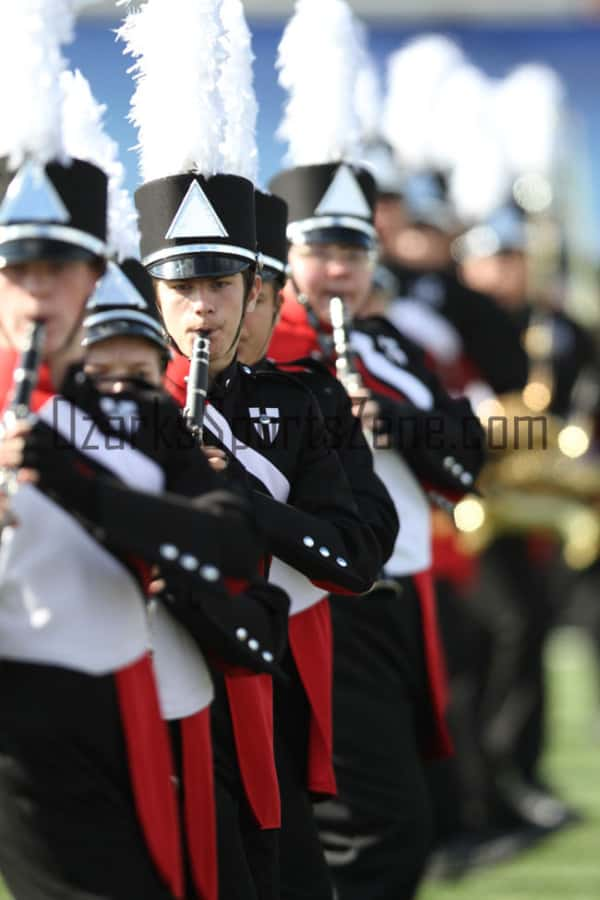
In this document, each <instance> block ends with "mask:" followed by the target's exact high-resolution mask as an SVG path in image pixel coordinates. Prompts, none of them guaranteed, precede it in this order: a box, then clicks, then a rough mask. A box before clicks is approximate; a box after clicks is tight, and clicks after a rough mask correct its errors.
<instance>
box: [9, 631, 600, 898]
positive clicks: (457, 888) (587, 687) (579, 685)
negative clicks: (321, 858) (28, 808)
mask: <svg viewBox="0 0 600 900" xmlns="http://www.w3.org/2000/svg"><path fill="white" fill-rule="evenodd" d="M548 672H549V678H550V687H551V704H550V708H551V718H550V723H549V727H550V742H549V747H548V753H547V755H546V759H545V774H547V776H548V778H549V780H550V781H551V782H552V783H553V784H554V785H556V787H557V789H558V790H559V791H560V793H561V794H562V796H563V797H564V798H565V799H566V800H568V801H569V803H570V804H572V805H574V806H576V807H577V808H578V809H580V810H581V811H582V812H583V813H584V814H585V817H586V821H585V823H584V824H582V825H578V826H576V827H573V828H571V829H567V830H565V831H564V832H562V833H560V834H558V835H556V836H555V837H553V838H550V839H548V840H546V841H545V842H544V843H543V844H541V845H538V846H537V847H535V848H534V849H532V850H529V851H527V852H526V853H524V854H522V855H521V856H520V857H519V858H518V859H517V860H516V861H515V860H512V861H511V862H507V863H502V864H499V865H497V866H495V867H493V868H488V869H482V870H481V871H479V872H478V873H477V874H475V875H470V876H469V877H468V878H465V879H463V880H461V881H456V882H453V883H440V882H429V883H428V884H427V885H426V886H425V887H424V889H423V890H422V892H421V894H420V895H419V900H565V898H568V900H599V898H600V737H599V735H598V732H597V731H596V734H595V736H594V728H595V726H597V724H598V720H597V711H598V708H599V705H598V694H599V690H598V688H599V686H600V676H599V673H598V671H597V670H596V665H595V661H594V659H593V657H592V654H591V651H590V647H589V645H588V644H587V642H586V640H585V638H584V637H582V635H581V633H580V632H578V631H577V630H575V629H563V630H562V631H560V632H558V633H557V634H556V636H555V637H554V638H553V640H552V641H551V643H550V646H549V648H548ZM0 900H11V897H10V895H9V894H8V892H7V891H5V890H2V887H1V885H0ZM19 900H27V898H19Z"/></svg>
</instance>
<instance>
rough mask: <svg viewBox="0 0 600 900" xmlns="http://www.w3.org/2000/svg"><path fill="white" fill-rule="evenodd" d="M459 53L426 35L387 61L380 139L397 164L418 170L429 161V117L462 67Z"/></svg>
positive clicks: (449, 43)
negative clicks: (391, 152) (443, 90)
mask: <svg viewBox="0 0 600 900" xmlns="http://www.w3.org/2000/svg"><path fill="white" fill-rule="evenodd" d="M464 61H465V60H464V56H463V53H462V51H461V49H460V48H459V47H458V46H457V45H456V44H454V43H453V42H452V41H451V40H449V39H448V38H446V37H443V36H442V35H435V34H432V35H425V36H423V37H419V38H417V39H415V40H413V41H410V42H409V43H408V44H407V45H406V46H404V47H402V48H401V49H400V50H397V51H396V52H395V53H393V54H392V55H391V57H390V58H389V60H388V88H387V96H386V99H385V102H384V109H383V135H384V137H385V138H386V140H387V141H388V142H389V143H390V144H391V146H392V147H393V148H394V150H395V152H396V155H397V157H398V159H399V161H400V162H401V163H402V164H403V165H405V166H407V167H409V168H414V169H418V168H421V167H423V166H426V165H427V164H429V163H431V162H432V161H431V160H430V159H428V155H429V151H430V148H431V117H432V114H433V112H434V111H435V108H436V104H437V101H438V97H439V93H440V90H441V89H442V87H443V85H444V83H445V81H446V79H447V78H448V77H449V75H450V73H451V72H452V71H453V70H454V69H456V68H458V67H459V66H461V65H462V64H463V63H464Z"/></svg>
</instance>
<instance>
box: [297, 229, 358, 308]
mask: <svg viewBox="0 0 600 900" xmlns="http://www.w3.org/2000/svg"><path fill="white" fill-rule="evenodd" d="M289 264H290V268H291V271H292V277H293V279H294V282H295V284H296V287H297V288H298V290H299V292H300V293H301V294H304V295H305V297H306V298H307V299H308V302H309V304H310V306H311V307H312V308H313V310H314V311H315V313H316V314H317V316H318V318H319V319H320V321H322V322H329V302H330V300H331V298H332V297H341V298H342V300H343V301H344V305H345V307H346V309H347V310H348V313H349V315H350V316H354V315H357V314H358V313H359V312H360V309H361V307H362V306H364V304H365V303H366V301H367V299H368V297H369V292H370V290H371V282H372V278H373V269H374V265H375V259H374V254H373V252H372V251H370V250H367V249H366V248H364V247H355V246H352V245H346V244H304V245H296V246H293V247H292V248H291V249H290V255H289Z"/></svg>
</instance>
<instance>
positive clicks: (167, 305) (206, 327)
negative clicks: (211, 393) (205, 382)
mask: <svg viewBox="0 0 600 900" xmlns="http://www.w3.org/2000/svg"><path fill="white" fill-rule="evenodd" d="M260 287H261V280H260V278H259V277H256V278H255V280H254V284H253V287H252V289H251V291H250V294H249V297H248V303H247V308H248V309H252V308H253V307H254V304H255V301H256V297H257V295H258V293H259V291H260ZM244 291H245V282H244V278H243V276H242V275H241V273H239V272H238V273H236V274H235V275H228V276H226V277H215V278H186V279H183V280H181V281H163V280H160V281H157V282H156V292H157V297H158V302H159V305H160V309H161V312H162V316H163V322H164V324H165V327H166V329H167V331H168V333H169V334H170V335H171V337H172V339H173V340H174V341H175V343H176V344H177V346H178V347H179V349H180V351H181V352H182V353H183V354H184V355H185V356H188V357H189V356H191V354H192V347H193V344H194V338H195V336H196V334H197V333H198V332H199V331H202V332H206V333H207V334H208V336H209V338H210V369H211V371H212V372H218V371H221V370H222V369H225V368H226V367H227V366H228V365H229V363H230V362H231V360H232V359H233V358H234V356H235V354H236V350H237V345H238V340H239V331H240V323H241V319H242V314H243V310H244Z"/></svg>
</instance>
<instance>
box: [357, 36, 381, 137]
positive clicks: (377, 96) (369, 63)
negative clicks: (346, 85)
mask: <svg viewBox="0 0 600 900" xmlns="http://www.w3.org/2000/svg"><path fill="white" fill-rule="evenodd" d="M357 24H358V28H359V32H358V33H359V36H360V37H361V38H362V40H361V43H362V48H363V52H362V63H361V64H360V66H359V68H358V74H357V76H356V95H355V102H356V110H357V113H358V120H359V123H360V137H361V141H362V142H363V143H370V142H371V141H374V140H376V139H377V138H378V137H379V136H380V134H381V116H382V112H383V95H382V89H381V81H380V79H379V74H378V72H377V67H376V65H375V60H374V59H373V57H372V56H371V54H370V53H369V48H368V44H367V41H368V37H367V31H366V28H365V26H364V25H363V24H362V23H357Z"/></svg>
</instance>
